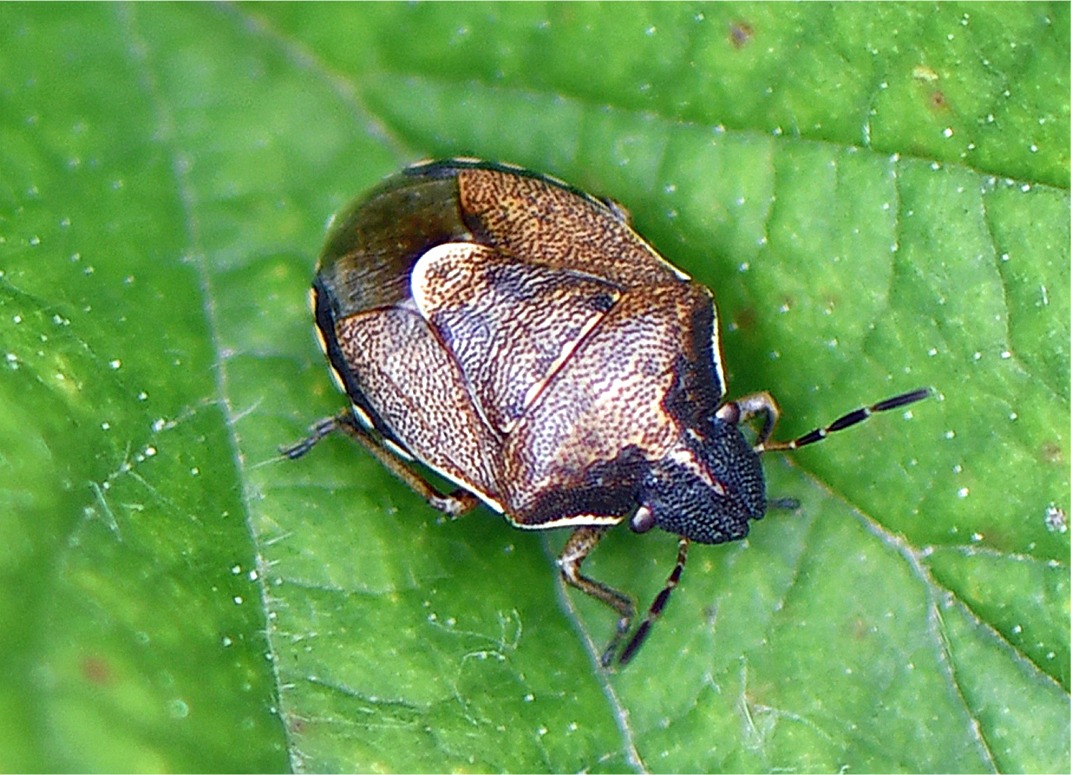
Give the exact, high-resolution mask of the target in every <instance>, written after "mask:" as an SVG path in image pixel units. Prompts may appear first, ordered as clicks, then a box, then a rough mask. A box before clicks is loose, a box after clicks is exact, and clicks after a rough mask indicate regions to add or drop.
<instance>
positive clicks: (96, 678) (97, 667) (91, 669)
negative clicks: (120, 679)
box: [81, 657, 112, 686]
mask: <svg viewBox="0 0 1071 775" xmlns="http://www.w3.org/2000/svg"><path fill="white" fill-rule="evenodd" d="M81 668H82V675H83V676H84V677H85V679H86V680H87V681H89V682H90V683H93V684H97V685H98V686H104V685H106V684H110V683H111V682H112V668H111V665H110V664H108V660H106V659H104V657H85V658H83V659H82V665H81Z"/></svg>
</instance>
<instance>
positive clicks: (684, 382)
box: [285, 159, 928, 665]
mask: <svg viewBox="0 0 1071 775" xmlns="http://www.w3.org/2000/svg"><path fill="white" fill-rule="evenodd" d="M312 300H313V307H314V311H315V315H316V325H317V328H318V330H319V333H320V335H321V340H322V344H323V347H324V351H325V352H326V354H327V357H328V359H329V360H330V363H331V366H332V368H333V370H334V374H335V376H336V377H337V378H338V381H339V383H340V385H341V387H342V388H343V389H344V390H345V392H346V394H347V395H348V396H349V398H350V401H351V402H352V407H350V408H348V409H346V410H345V411H343V412H341V413H340V414H338V415H337V416H335V417H331V418H328V419H327V420H324V421H322V422H320V423H319V424H318V425H316V426H315V427H314V428H313V429H312V431H311V435H310V436H309V438H308V439H306V440H305V441H303V442H301V443H299V444H297V445H295V446H293V447H290V448H289V449H287V450H285V453H286V454H287V455H288V456H289V457H292V458H296V457H300V456H301V455H303V454H305V453H306V452H307V451H308V450H309V449H310V448H311V447H312V445H313V444H315V443H316V442H317V441H318V440H319V439H321V438H323V436H325V435H326V434H328V433H330V432H332V431H334V430H336V429H339V430H343V431H345V432H346V433H348V434H349V435H350V436H352V437H353V438H355V439H357V440H358V441H360V442H361V443H362V444H363V445H364V446H365V447H366V448H368V450H369V451H371V452H372V453H373V454H374V455H375V456H376V457H377V458H378V459H379V460H380V461H382V462H383V463H384V464H385V465H387V466H388V467H389V468H390V469H391V470H392V471H393V472H394V473H395V474H397V475H398V476H399V477H400V478H401V479H402V480H404V481H405V482H407V483H408V484H409V485H410V486H411V487H412V488H413V489H414V490H416V491H417V492H418V493H420V494H421V495H423V496H424V497H425V498H427V500H428V502H429V503H431V505H433V506H434V507H435V508H437V509H440V510H442V511H444V512H447V513H449V514H453V515H457V514H461V513H462V512H465V511H467V510H469V509H471V508H472V507H473V506H475V505H476V504H477V502H479V501H482V502H483V503H485V504H487V505H488V506H489V507H490V508H492V509H494V510H495V511H497V512H499V513H501V514H502V515H504V516H505V517H506V519H508V520H509V521H510V522H511V523H512V524H513V525H514V526H516V527H520V528H525V529H530V530H542V529H546V528H555V527H568V528H571V529H572V531H573V532H572V534H571V536H570V537H569V540H568V541H567V542H566V544H565V548H564V549H563V550H562V553H561V556H560V557H559V558H558V566H559V568H560V570H561V574H562V577H563V578H564V579H565V581H566V582H567V583H568V584H570V585H572V586H574V587H577V588H578V589H580V590H582V591H583V592H585V593H587V594H589V595H591V596H592V597H595V598H598V599H599V600H601V601H602V602H604V603H606V604H607V605H608V606H610V607H611V608H613V609H614V610H615V611H616V612H617V614H618V617H619V618H618V623H617V630H616V632H615V634H614V636H613V638H612V639H611V640H610V643H609V645H608V646H607V648H606V651H605V652H604V653H603V656H602V662H603V664H604V665H609V664H611V663H612V662H613V661H614V659H615V656H616V657H617V659H618V660H619V661H620V662H621V663H625V662H628V661H629V660H630V659H631V658H632V657H633V656H634V655H635V653H636V651H637V649H638V648H639V647H640V645H641V644H642V643H643V641H644V639H645V638H646V636H647V633H648V631H649V629H650V626H651V622H652V621H653V620H654V619H655V618H657V617H658V616H659V615H660V614H661V612H662V609H663V608H664V606H665V604H666V600H667V599H668V597H669V594H670V592H671V591H672V589H673V588H674V587H675V586H676V584H677V582H678V580H679V579H680V576H681V573H682V572H683V570H684V563H685V559H686V557H687V550H688V544H689V542H690V541H697V542H699V543H705V544H717V543H722V542H725V541H734V540H737V539H740V538H743V537H744V536H746V535H747V533H748V522H749V521H750V520H753V519H761V518H762V516H763V514H764V513H765V512H766V509H767V500H766V489H765V482H764V479H763V472H762V465H761V463H760V456H761V455H762V453H764V452H769V451H772V450H790V449H796V448H798V447H802V446H804V445H805V444H811V443H813V442H816V441H819V440H820V439H822V438H824V437H825V436H826V434H827V433H830V432H832V431H837V430H841V429H842V428H846V427H848V426H849V425H854V424H855V423H857V422H860V421H861V420H864V419H866V417H867V416H869V415H870V414H871V413H872V412H880V411H885V410H888V409H894V408H896V407H900V406H904V405H905V404H910V403H912V402H913V401H918V400H919V399H921V398H924V397H925V396H926V395H928V391H927V390H915V391H912V392H910V393H904V394H902V395H899V396H896V397H895V398H890V399H887V400H885V401H881V402H879V403H877V404H874V405H872V406H870V407H867V408H863V409H857V410H856V411H854V412H851V413H849V414H846V415H844V416H843V417H841V418H840V419H839V420H837V421H836V422H834V423H832V424H831V425H829V426H827V427H825V428H821V429H818V430H815V431H812V432H811V433H808V434H806V435H804V436H801V437H800V438H798V439H795V440H793V441H788V442H778V441H772V440H771V438H770V436H771V433H772V432H773V429H774V425H775V423H776V422H777V417H778V409H777V404H776V403H775V402H774V400H773V398H772V397H771V396H770V395H769V394H768V393H759V394H756V395H750V396H745V397H744V398H741V399H738V400H736V401H725V400H724V397H725V376H724V371H723V369H722V363H721V354H720V347H719V343H718V325H717V314H716V311H715V308H714V299H713V297H712V295H711V293H710V291H708V290H707V289H706V288H704V287H703V286H701V285H699V284H698V283H695V282H693V281H692V280H691V279H690V278H689V277H688V276H687V275H686V274H684V273H683V272H681V271H680V270H679V269H677V268H675V267H674V266H673V265H671V264H670V263H669V262H667V261H666V260H665V259H664V258H662V257H661V256H660V255H658V253H656V252H655V251H654V250H653V249H652V248H651V246H650V245H648V244H647V243H646V242H644V240H643V239H642V238H641V237H640V236H639V235H637V234H636V233H635V232H634V231H633V230H632V229H631V228H630V226H629V222H628V216H627V215H626V213H625V212H624V210H623V209H622V208H620V207H618V206H617V205H616V204H614V203H613V202H610V201H608V200H605V199H598V198H595V197H592V196H589V195H587V194H585V193H583V192H581V191H578V190H577V189H575V188H572V187H571V186H568V185H566V184H565V183H562V182H561V181H559V180H555V179H553V178H549V177H545V176H543V175H538V174H535V173H532V172H529V171H526V170H523V169H519V168H516V167H511V166H506V165H502V164H492V163H488V162H483V161H476V160H469V159H451V160H448V161H434V162H428V163H423V164H418V165H416V166H413V167H409V168H408V169H406V170H404V171H403V172H402V173H400V174H399V175H396V176H394V177H392V178H389V179H388V180H386V181H385V182H384V183H382V184H380V185H379V186H378V187H377V188H375V189H374V190H373V191H372V192H371V193H370V194H368V195H367V196H366V197H364V198H363V199H361V200H359V201H358V202H356V203H355V204H354V205H351V206H350V207H349V208H348V209H346V210H344V211H343V212H342V213H341V214H340V215H339V216H338V217H337V218H336V219H335V220H334V222H333V225H332V226H331V229H330V233H329V234H328V237H327V243H326V245H325V247H324V250H323V253H322V255H321V256H320V263H319V267H318V270H317V273H316V278H315V281H314V282H313V287H312ZM753 419H757V420H760V421H761V424H760V425H759V427H758V429H757V431H756V433H755V440H754V441H753V442H749V441H748V440H747V439H746V438H745V436H744V434H743V433H742V432H741V425H743V424H745V423H748V422H750V421H752V420H753ZM424 469H428V470H430V471H434V472H436V473H438V474H439V475H441V476H443V477H445V479H447V480H449V481H451V482H453V483H454V484H456V485H457V486H458V488H459V489H458V490H456V491H455V492H453V493H450V494H442V493H439V492H437V491H436V490H435V489H434V488H433V487H432V486H431V485H430V484H429V483H428V482H427V480H426V479H425V478H424V476H423V475H422V471H423V470H424ZM624 521H627V522H628V524H629V526H630V527H631V528H632V530H634V531H635V532H637V533H643V532H646V531H648V530H650V529H651V528H653V527H660V528H662V529H663V530H666V531H668V532H670V533H674V534H676V535H678V536H679V537H680V543H679V550H678V555H677V563H676V565H675V567H674V568H673V572H672V573H671V574H670V576H669V579H668V581H667V583H666V586H665V588H664V589H663V590H662V592H661V593H660V594H659V595H658V596H657V597H656V598H655V601H654V602H653V603H652V604H651V606H650V609H649V611H648V614H647V616H646V618H645V619H644V620H643V622H641V623H640V625H639V626H638V627H636V628H635V629H634V630H633V628H632V623H633V619H634V618H635V612H636V609H635V606H634V605H633V602H632V600H631V599H630V598H629V597H628V596H626V595H624V594H622V593H621V592H618V591H617V590H615V589H613V588H612V587H609V586H607V585H605V584H603V583H601V582H598V581H595V580H593V579H591V578H588V577H587V576H585V575H583V574H582V573H581V570H580V568H581V564H582V563H583V562H584V559H585V558H586V557H587V556H588V554H590V552H591V550H592V549H594V548H595V546H596V545H597V544H598V542H599V540H600V539H601V538H602V536H603V535H604V534H605V533H606V531H607V530H608V529H609V528H610V527H612V526H613V525H617V524H619V523H621V522H624ZM629 633H631V638H630V639H629V640H628V642H627V643H626V644H625V646H624V648H623V649H620V653H618V652H619V647H620V645H621V643H622V640H623V639H624V638H625V636H626V635H628V634H629Z"/></svg>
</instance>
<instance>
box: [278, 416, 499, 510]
mask: <svg viewBox="0 0 1071 775" xmlns="http://www.w3.org/2000/svg"><path fill="white" fill-rule="evenodd" d="M336 431H341V432H343V433H345V434H346V435H347V436H349V437H350V438H352V439H354V440H356V441H357V442H359V443H360V444H361V446H363V447H364V448H365V449H367V450H368V451H369V452H371V453H372V455H373V456H374V457H375V458H376V460H378V461H379V462H380V463H382V464H383V465H384V466H386V467H387V469H388V470H389V471H390V472H391V473H393V474H394V475H395V476H396V477H398V478H399V479H401V480H402V481H403V482H405V483H406V484H407V485H409V488H410V489H411V490H413V492H415V493H416V494H417V495H420V496H421V497H422V498H424V500H426V501H427V502H428V503H429V504H430V505H431V506H432V507H433V508H435V509H438V510H439V511H441V512H443V513H445V514H449V515H450V516H451V517H459V516H461V515H462V514H464V513H465V512H467V511H471V510H472V509H473V508H474V507H475V506H476V504H477V503H479V500H478V499H477V498H476V496H475V495H473V494H472V493H471V492H469V491H468V490H464V489H461V488H458V489H457V490H454V491H453V492H452V493H449V494H447V495H444V494H443V493H441V492H439V491H438V490H436V489H435V488H434V487H432V486H431V485H430V484H428V482H426V481H425V480H424V478H423V477H422V476H420V474H418V473H417V472H416V471H414V470H413V469H412V468H410V467H409V466H408V465H407V464H406V461H405V460H403V459H402V458H401V457H400V456H399V453H398V452H394V451H392V449H391V448H389V447H387V446H386V445H385V443H384V441H383V439H382V438H380V437H379V435H378V434H375V433H374V432H372V431H369V430H367V429H366V428H364V427H363V426H362V425H360V424H359V423H358V422H357V420H356V418H355V417H354V416H353V412H352V411H350V410H349V409H345V410H343V411H341V412H339V413H338V414H336V415H334V416H333V417H325V418H324V419H322V420H320V421H319V422H318V423H316V424H315V425H313V426H312V427H311V428H309V435H308V436H307V437H305V438H304V439H302V440H301V441H299V442H297V443H296V444H292V445H290V446H289V447H283V448H282V449H280V450H279V452H280V453H281V454H282V455H284V456H286V457H288V458H290V459H291V460H297V459H298V458H299V457H301V456H302V455H304V454H306V453H307V452H308V451H309V450H311V449H312V448H313V447H314V446H316V443H317V442H318V441H320V439H322V438H324V437H325V436H328V435H329V434H331V433H334V432H336Z"/></svg>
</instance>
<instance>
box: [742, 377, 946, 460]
mask: <svg viewBox="0 0 1071 775" xmlns="http://www.w3.org/2000/svg"><path fill="white" fill-rule="evenodd" d="M932 393H933V390H932V389H931V388H928V387H927V388H919V389H918V390H912V391H911V392H909V393H901V394H900V395H898V396H893V397H892V398H886V399H885V400H884V401H878V402H877V403H876V404H871V405H870V406H863V407H860V408H859V409H856V410H854V411H851V412H848V413H847V414H845V415H843V416H841V417H838V418H837V419H836V420H834V421H833V422H831V423H830V424H829V425H827V426H826V427H824V428H815V429H814V430H813V431H811V432H810V433H805V434H803V435H802V436H800V437H799V438H795V439H793V440H792V441H769V440H768V438H767V437H768V436H769V433H770V431H772V430H773V424H774V422H776V419H777V407H776V405H772V406H770V405H762V406H756V407H745V406H743V405H741V410H742V411H743V412H744V413H745V415H746V414H747V413H748V409H749V408H751V409H752V413H753V414H757V413H766V414H767V421H766V425H765V426H764V428H763V431H764V433H765V435H761V434H760V438H759V443H758V444H756V445H755V451H756V452H782V451H787V450H793V449H799V448H800V447H806V446H807V445H808V444H814V443H816V442H819V441H821V440H822V439H824V438H825V437H826V436H828V435H829V434H831V433H835V432H837V431H842V430H844V429H845V428H850V427H852V426H853V425H856V424H858V423H861V422H862V421H863V420H865V419H867V418H868V417H870V415H872V414H874V413H875V412H887V411H889V410H890V409H898V408H900V407H901V406H907V405H908V404H913V403H915V402H916V401H921V400H922V399H924V398H928V397H929V396H930V395H931V394H932ZM762 395H763V396H765V397H767V398H768V397H769V396H768V394H765V393H764V394H762ZM749 398H750V396H749ZM771 402H772V399H771Z"/></svg>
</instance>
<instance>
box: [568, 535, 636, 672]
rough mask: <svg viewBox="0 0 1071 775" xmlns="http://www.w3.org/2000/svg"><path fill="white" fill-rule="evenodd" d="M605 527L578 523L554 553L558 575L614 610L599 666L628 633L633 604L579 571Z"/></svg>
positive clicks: (608, 660)
mask: <svg viewBox="0 0 1071 775" xmlns="http://www.w3.org/2000/svg"><path fill="white" fill-rule="evenodd" d="M606 530H607V529H606V528H605V527H578V528H577V529H576V530H574V531H573V534H572V535H571V536H569V540H568V541H566V542H565V547H564V548H563V549H562V553H561V554H560V555H559V556H558V567H559V568H560V569H561V573H562V578H563V579H565V582H566V583H567V584H569V586H572V587H576V588H577V589H579V590H580V591H581V592H584V593H585V594H587V595H591V596H592V597H593V598H595V599H596V600H600V601H602V602H603V603H605V604H606V605H608V606H610V607H611V608H613V609H614V610H615V611H617V613H618V616H619V618H618V620H617V630H616V632H615V633H614V636H613V637H612V638H611V639H610V643H609V644H608V645H607V646H606V650H605V651H603V653H602V658H601V659H600V661H601V662H602V666H603V667H609V666H610V664H611V663H612V662H613V661H614V654H615V653H616V652H617V647H618V645H620V643H621V639H622V638H624V637H625V635H627V634H628V631H629V628H630V627H631V626H632V619H633V617H634V616H635V615H636V606H635V605H634V604H633V602H632V600H631V599H630V598H629V597H628V596H627V595H625V594H623V593H621V592H618V591H617V590H616V589H614V588H613V587H608V586H606V585H605V584H603V583H602V582H599V581H595V580H594V579H590V578H588V577H587V576H585V575H584V574H582V573H581V572H580V565H581V564H582V563H583V562H584V559H585V558H586V557H587V556H588V555H589V554H591V551H592V550H593V549H594V548H595V547H596V546H598V544H599V541H600V540H602V537H603V535H605V533H606Z"/></svg>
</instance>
